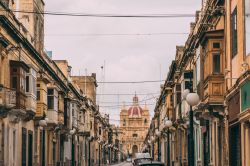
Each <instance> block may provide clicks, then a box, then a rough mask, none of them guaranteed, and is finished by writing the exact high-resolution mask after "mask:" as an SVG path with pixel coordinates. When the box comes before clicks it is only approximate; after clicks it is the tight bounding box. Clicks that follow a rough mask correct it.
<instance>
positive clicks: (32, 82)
mask: <svg viewBox="0 0 250 166" xmlns="http://www.w3.org/2000/svg"><path fill="white" fill-rule="evenodd" d="M36 86H37V85H36V71H35V70H34V69H32V68H31V69H30V70H29V72H28V73H26V77H25V92H26V93H30V94H32V95H34V96H36Z"/></svg>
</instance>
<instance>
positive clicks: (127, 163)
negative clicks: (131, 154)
mask: <svg viewBox="0 0 250 166" xmlns="http://www.w3.org/2000/svg"><path fill="white" fill-rule="evenodd" d="M113 166H132V163H131V162H126V161H125V162H122V163H119V164H115V165H113Z"/></svg>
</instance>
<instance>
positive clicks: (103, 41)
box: [45, 0, 201, 124]
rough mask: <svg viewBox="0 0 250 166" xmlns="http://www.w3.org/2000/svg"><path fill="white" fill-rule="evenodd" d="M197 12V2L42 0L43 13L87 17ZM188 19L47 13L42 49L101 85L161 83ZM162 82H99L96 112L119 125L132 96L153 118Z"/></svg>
mask: <svg viewBox="0 0 250 166" xmlns="http://www.w3.org/2000/svg"><path fill="white" fill-rule="evenodd" d="M200 8H201V0H174V1H172V0H70V1H69V0H45V10H46V11H55V12H70V13H87V14H114V15H143V14H148V15H153V14H195V11H196V10H199V9H200ZM192 21H194V18H96V17H67V16H49V15H46V16H45V48H46V50H49V51H53V58H52V59H55V60H59V59H65V60H68V62H69V64H70V66H72V74H73V75H86V74H88V75H90V74H91V73H96V75H97V81H99V82H116V81H117V82H120V81H124V82H127V81H151V80H152V81H156V80H165V79H166V77H167V73H168V69H169V65H170V64H171V61H172V60H174V56H175V49H176V45H184V44H185V41H186V39H187V34H185V33H188V32H189V27H190V26H189V25H190V22H192ZM162 33H165V34H162ZM166 33H184V34H166ZM111 34H112V35H111ZM121 34H123V35H121ZM138 34H139V35H138ZM146 34H147V35H146ZM150 34H151V35H150ZM163 83H164V82H151V83H141V84H111V83H99V84H98V88H97V94H98V95H97V102H98V105H99V106H100V111H101V113H108V114H110V121H111V123H114V124H119V112H120V109H121V107H122V106H123V105H125V106H126V108H128V107H129V105H130V104H131V102H132V98H133V94H135V93H136V94H137V95H138V97H139V101H141V106H142V107H143V108H144V107H145V104H146V105H147V108H148V109H150V113H151V116H152V115H153V110H154V106H155V102H156V99H157V97H158V96H159V94H160V85H161V84H163ZM103 94H115V95H103ZM124 94H127V95H124Z"/></svg>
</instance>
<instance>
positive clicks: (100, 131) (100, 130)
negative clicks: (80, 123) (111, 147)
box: [99, 127, 102, 135]
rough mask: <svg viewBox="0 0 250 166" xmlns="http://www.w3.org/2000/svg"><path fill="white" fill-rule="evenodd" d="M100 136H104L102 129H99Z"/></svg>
mask: <svg viewBox="0 0 250 166" xmlns="http://www.w3.org/2000/svg"><path fill="white" fill-rule="evenodd" d="M99 135H102V128H101V127H99Z"/></svg>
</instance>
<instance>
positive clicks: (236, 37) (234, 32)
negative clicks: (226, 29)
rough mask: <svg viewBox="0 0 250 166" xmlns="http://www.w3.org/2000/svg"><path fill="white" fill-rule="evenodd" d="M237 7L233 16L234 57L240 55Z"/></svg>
mask: <svg viewBox="0 0 250 166" xmlns="http://www.w3.org/2000/svg"><path fill="white" fill-rule="evenodd" d="M237 26H238V24H237V7H235V9H234V11H233V13H232V15H231V33H232V57H234V56H235V55H236V54H237V53H238V43H237V40H238V35H237Z"/></svg>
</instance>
